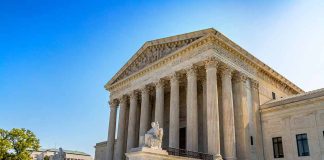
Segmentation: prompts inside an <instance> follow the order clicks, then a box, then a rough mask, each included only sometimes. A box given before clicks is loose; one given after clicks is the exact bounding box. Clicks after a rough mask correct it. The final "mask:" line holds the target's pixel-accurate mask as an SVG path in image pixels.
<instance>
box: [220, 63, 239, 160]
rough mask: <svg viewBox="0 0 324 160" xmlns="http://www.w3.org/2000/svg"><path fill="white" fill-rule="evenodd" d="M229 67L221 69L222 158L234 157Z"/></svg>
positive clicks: (230, 158) (231, 158) (234, 144)
mask: <svg viewBox="0 0 324 160" xmlns="http://www.w3.org/2000/svg"><path fill="white" fill-rule="evenodd" d="M231 74H232V73H231V70H230V69H229V68H226V67H223V69H222V102H223V105H222V107H223V108H222V111H223V113H222V114H223V116H222V117H223V135H224V155H223V157H224V159H226V160H233V159H236V142H235V126H234V106H233V93H232V75H231Z"/></svg>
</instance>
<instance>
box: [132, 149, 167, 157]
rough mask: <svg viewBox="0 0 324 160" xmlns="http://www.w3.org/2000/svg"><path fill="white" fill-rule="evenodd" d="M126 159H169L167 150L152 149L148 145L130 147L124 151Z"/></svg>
mask: <svg viewBox="0 0 324 160" xmlns="http://www.w3.org/2000/svg"><path fill="white" fill-rule="evenodd" d="M126 157H127V158H128V160H155V159H157V160H164V159H169V155H168V152H167V151H165V150H162V149H152V148H148V147H139V148H132V149H131V151H130V152H128V153H126Z"/></svg>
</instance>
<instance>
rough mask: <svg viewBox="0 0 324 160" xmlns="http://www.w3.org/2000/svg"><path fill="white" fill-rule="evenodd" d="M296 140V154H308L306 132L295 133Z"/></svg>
mask: <svg viewBox="0 0 324 160" xmlns="http://www.w3.org/2000/svg"><path fill="white" fill-rule="evenodd" d="M296 140H297V150H298V156H299V157H300V156H309V148H308V140H307V134H306V133H304V134H297V135H296Z"/></svg>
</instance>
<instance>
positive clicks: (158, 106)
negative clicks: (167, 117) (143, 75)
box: [154, 80, 164, 128]
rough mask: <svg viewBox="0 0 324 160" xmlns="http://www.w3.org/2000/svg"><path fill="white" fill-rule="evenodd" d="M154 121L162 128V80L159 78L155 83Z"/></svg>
mask: <svg viewBox="0 0 324 160" xmlns="http://www.w3.org/2000/svg"><path fill="white" fill-rule="evenodd" d="M155 88H156V91H155V94H156V95H155V97H156V99H155V114H154V115H155V120H154V121H155V122H159V127H161V128H163V123H164V80H159V81H158V82H156V84H155Z"/></svg>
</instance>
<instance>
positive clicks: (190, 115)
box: [186, 67, 198, 151]
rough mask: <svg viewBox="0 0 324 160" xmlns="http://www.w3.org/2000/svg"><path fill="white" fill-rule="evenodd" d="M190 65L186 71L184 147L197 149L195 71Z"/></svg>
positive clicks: (191, 149) (190, 149)
mask: <svg viewBox="0 0 324 160" xmlns="http://www.w3.org/2000/svg"><path fill="white" fill-rule="evenodd" d="M196 72H197V71H196V68H194V67H192V68H190V69H189V70H188V71H187V83H188V84H187V85H188V86H187V129H186V135H187V137H186V149H187V150H189V151H198V113H197V112H198V108H197V107H198V103H197V73H196Z"/></svg>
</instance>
